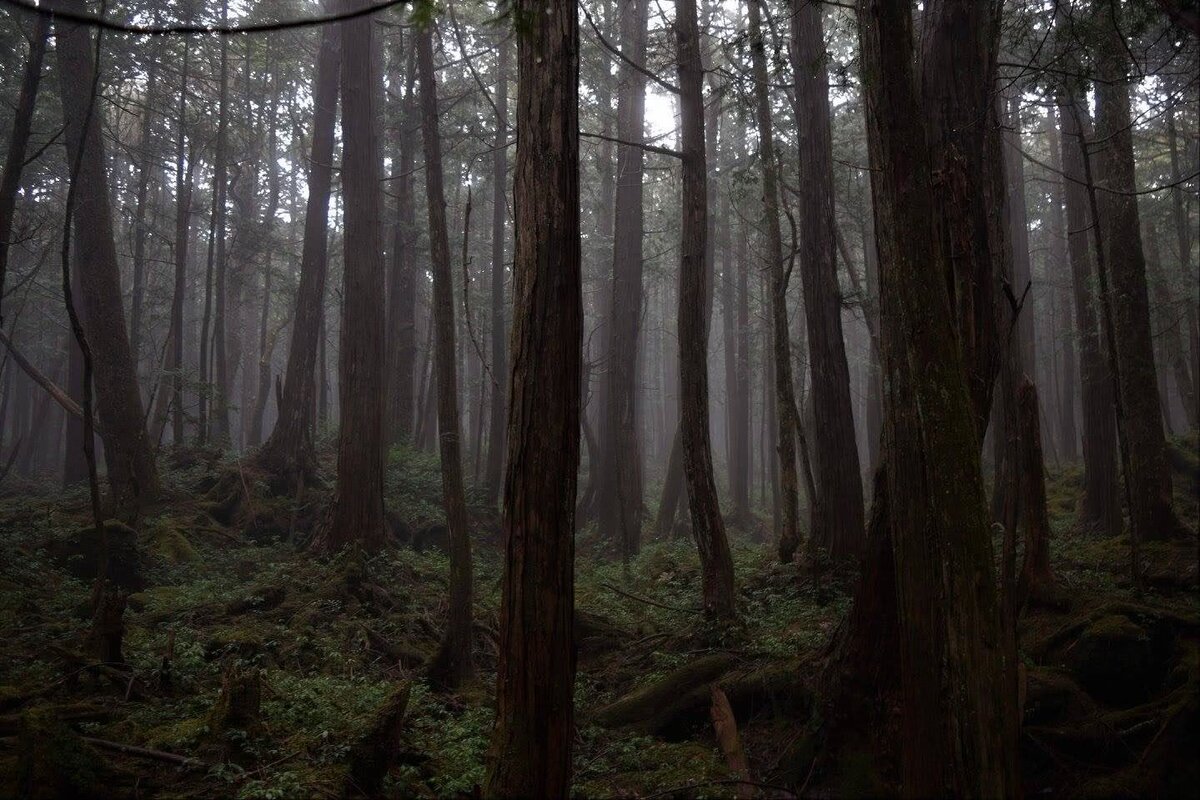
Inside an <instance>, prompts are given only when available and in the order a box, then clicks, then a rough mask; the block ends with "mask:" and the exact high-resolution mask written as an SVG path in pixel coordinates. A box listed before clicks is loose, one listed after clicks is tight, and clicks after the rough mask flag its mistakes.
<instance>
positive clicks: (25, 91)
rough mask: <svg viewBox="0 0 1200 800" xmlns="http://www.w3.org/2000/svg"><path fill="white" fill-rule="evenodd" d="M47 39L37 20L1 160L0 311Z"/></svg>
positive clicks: (46, 21)
mask: <svg viewBox="0 0 1200 800" xmlns="http://www.w3.org/2000/svg"><path fill="white" fill-rule="evenodd" d="M49 35H50V18H49V17H46V16H39V17H38V19H37V22H36V23H35V26H34V31H33V36H32V38H30V40H29V55H28V56H27V57H26V58H25V72H24V75H23V77H22V78H21V94H20V95H19V96H18V98H17V107H16V109H15V110H14V112H13V130H12V135H11V136H9V139H8V154H7V155H6V156H5V157H4V172H3V173H0V308H2V306H3V301H4V279H5V275H6V274H7V271H8V243H9V239H10V237H11V236H12V223H13V212H14V211H15V210H16V205H17V190H18V189H20V188H21V171H22V169H24V166H25V149H26V147H27V146H28V145H29V130H30V127H31V126H32V124H33V110H34V106H35V105H36V103H37V94H38V86H39V85H40V84H41V81H42V62H43V61H44V60H45V57H46V39H47V37H48V36H49ZM3 324H4V315H3V314H2V313H0V325H3Z"/></svg>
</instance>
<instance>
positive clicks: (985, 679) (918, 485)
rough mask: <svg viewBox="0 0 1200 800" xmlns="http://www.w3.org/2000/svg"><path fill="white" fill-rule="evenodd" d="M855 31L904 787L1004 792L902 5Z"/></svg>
mask: <svg viewBox="0 0 1200 800" xmlns="http://www.w3.org/2000/svg"><path fill="white" fill-rule="evenodd" d="M859 39H860V44H861V48H862V62H863V83H864V92H865V96H866V99H867V107H868V125H869V132H870V136H871V138H872V140H873V142H872V146H873V149H874V150H875V158H876V159H877V160H876V161H875V163H876V164H877V167H878V170H879V171H878V172H877V173H876V175H875V180H874V182H873V186H872V189H873V194H874V205H875V216H876V225H877V235H878V237H879V247H880V296H881V301H882V302H881V309H880V311H881V327H882V333H883V336H882V340H883V345H884V351H883V365H884V372H885V424H884V452H885V456H884V458H885V461H886V463H887V467H886V469H885V470H884V473H885V476H886V477H885V486H884V489H883V490H884V491H885V492H886V497H887V499H886V505H887V527H888V531H889V533H890V536H891V541H892V552H893V556H894V559H895V580H896V598H897V605H898V609H897V610H898V618H899V633H900V637H899V641H900V674H901V685H902V704H903V705H902V707H903V709H904V711H903V715H902V716H903V725H902V736H903V740H902V741H903V747H902V756H903V758H902V773H903V785H904V786H903V791H904V793H905V794H906V795H909V796H914V797H926V796H945V795H954V796H967V797H983V796H994V795H997V794H999V795H1008V794H1012V793H1014V792H1016V791H1018V787H1017V782H1016V741H1015V736H1014V734H1015V716H1014V714H1015V700H1016V692H1015V684H1013V683H1012V682H1010V681H1009V680H1008V678H1007V673H1008V670H1006V668H1005V654H1004V651H1003V650H1004V644H1003V640H1002V636H1001V626H1000V614H999V604H998V601H997V594H996V580H995V575H994V574H993V566H992V563H993V562H992V552H991V543H990V536H989V531H988V526H987V517H986V508H985V502H984V496H983V485H982V478H981V474H980V463H979V439H978V427H977V425H976V424H975V417H976V416H977V413H978V410H977V408H973V405H974V404H973V403H972V400H971V396H970V394H969V390H968V385H967V372H966V371H965V370H964V362H963V355H962V351H961V349H960V346H959V343H958V342H959V336H958V334H957V333H956V330H955V314H954V313H953V311H952V307H951V304H950V297H949V296H948V295H947V293H946V286H947V281H946V276H947V275H948V274H950V273H949V266H950V265H949V264H948V263H947V260H946V257H945V254H944V253H943V251H942V249H941V247H940V246H939V241H938V237H937V231H936V229H935V227H934V224H933V222H932V221H933V220H934V219H935V218H936V216H937V213H938V212H937V208H936V204H935V202H934V190H935V186H936V184H935V182H934V180H935V179H934V175H933V171H932V169H931V159H930V157H929V155H928V152H929V151H928V150H927V149H926V147H927V145H926V132H925V129H924V125H923V124H922V112H923V111H924V109H923V107H922V103H921V98H920V97H919V96H918V94H917V89H916V79H915V76H914V74H913V64H912V61H913V49H912V48H913V41H912V8H911V6H910V4H909V3H908V2H903V1H902V0H861V2H860V3H859ZM961 52H962V51H960V54H961ZM967 52H970V51H969V50H968V51H967ZM956 66H957V67H958V68H959V69H961V70H963V71H964V72H967V71H970V69H971V67H970V66H969V65H968V64H964V63H961V62H960V63H957V64H956ZM913 408H920V409H921V411H922V413H921V414H920V415H914V414H913V413H912V409H913ZM984 413H986V411H985V412H984ZM946 487H955V489H954V492H953V493H952V494H947V493H946ZM877 497H878V495H877Z"/></svg>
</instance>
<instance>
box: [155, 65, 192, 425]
mask: <svg viewBox="0 0 1200 800" xmlns="http://www.w3.org/2000/svg"><path fill="white" fill-rule="evenodd" d="M190 54H191V48H190V47H189V46H188V45H187V44H186V43H185V44H184V49H183V69H182V71H181V73H180V78H179V132H178V133H177V140H176V145H175V285H174V289H173V292H172V294H171V357H170V359H169V361H168V364H169V366H170V370H171V372H172V373H173V376H172V378H171V440H172V443H173V444H174V445H175V447H180V446H182V445H183V336H184V331H183V300H184V296H185V295H186V294H187V265H188V244H189V243H190V241H191V222H192V187H193V185H194V184H193V176H194V175H195V170H196V159H195V158H194V157H189V154H188V152H187V86H188V66H189V58H190ZM185 161H186V167H185V165H184V164H185ZM159 391H162V389H160V390H159ZM156 443H157V441H156Z"/></svg>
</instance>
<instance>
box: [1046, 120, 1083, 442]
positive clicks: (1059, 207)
mask: <svg viewBox="0 0 1200 800" xmlns="http://www.w3.org/2000/svg"><path fill="white" fill-rule="evenodd" d="M1046 122H1047V130H1046V138H1047V144H1048V146H1049V148H1050V167H1051V169H1052V172H1051V173H1050V174H1049V175H1048V176H1047V179H1048V180H1049V181H1050V207H1049V210H1048V212H1047V213H1048V214H1049V216H1050V224H1049V229H1050V231H1049V236H1050V254H1049V258H1050V265H1049V269H1050V271H1051V274H1053V275H1055V276H1060V275H1061V276H1067V275H1069V273H1070V260H1069V258H1068V255H1067V229H1066V228H1065V226H1064V212H1063V204H1064V200H1065V195H1066V191H1065V183H1066V180H1065V178H1064V177H1063V161H1062V142H1061V141H1060V139H1061V137H1060V136H1059V121H1058V114H1057V113H1056V111H1055V110H1051V112H1050V113H1049V114H1048V115H1047V117H1046ZM1084 235H1085V236H1086V233H1085V234H1084ZM1059 282H1060V281H1056V280H1054V279H1051V283H1059ZM1053 291H1054V293H1055V297H1056V298H1057V299H1058V301H1059V302H1058V304H1057V305H1058V308H1059V310H1060V312H1061V313H1062V320H1061V321H1060V322H1059V323H1058V325H1057V326H1056V329H1055V330H1054V336H1055V337H1058V339H1059V341H1060V343H1061V345H1060V346H1061V347H1062V353H1063V364H1062V371H1063V379H1062V381H1061V382H1060V383H1059V385H1060V386H1061V387H1062V395H1061V397H1060V398H1059V403H1058V412H1059V416H1058V424H1059V428H1060V434H1061V436H1060V442H1061V444H1062V457H1063V458H1064V459H1065V460H1067V461H1075V460H1076V458H1078V451H1077V449H1076V446H1075V445H1076V442H1077V441H1078V439H1079V431H1078V428H1077V426H1076V423H1075V389H1076V380H1077V378H1076V374H1077V367H1076V363H1075V362H1076V356H1075V339H1076V336H1075V335H1074V331H1073V330H1072V328H1071V319H1070V309H1071V308H1072V306H1073V303H1072V302H1071V293H1070V290H1069V289H1067V288H1056V289H1054V290H1053Z"/></svg>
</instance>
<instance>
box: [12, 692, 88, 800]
mask: <svg viewBox="0 0 1200 800" xmlns="http://www.w3.org/2000/svg"><path fill="white" fill-rule="evenodd" d="M18 747H19V756H18V767H17V792H16V794H17V796H19V797H22V798H25V800H43V798H44V800H51V798H60V797H77V798H86V797H93V796H95V789H94V788H93V787H96V786H97V785H98V781H97V777H98V774H99V760H98V759H97V758H96V756H95V755H94V754H93V753H92V752H91V750H90V749H88V747H87V746H86V745H85V744H84V742H83V740H82V739H81V738H80V737H79V736H78V735H76V734H75V733H72V732H71V731H70V730H69V729H68V728H67V727H66V725H64V724H63V723H62V722H60V721H59V720H58V719H57V718H56V717H55V716H54V713H53V711H52V710H51V709H49V708H46V707H42V708H35V709H31V710H29V711H27V712H25V714H24V715H22V719H21V732H20V734H19V745H18Z"/></svg>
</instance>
